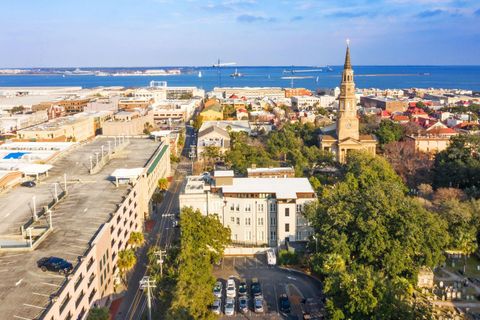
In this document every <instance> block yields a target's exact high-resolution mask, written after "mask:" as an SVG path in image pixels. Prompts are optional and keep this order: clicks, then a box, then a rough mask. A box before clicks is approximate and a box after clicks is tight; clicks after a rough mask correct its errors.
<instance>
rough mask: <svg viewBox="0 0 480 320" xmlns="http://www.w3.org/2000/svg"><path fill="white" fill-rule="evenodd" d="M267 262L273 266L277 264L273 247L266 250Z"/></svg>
mask: <svg viewBox="0 0 480 320" xmlns="http://www.w3.org/2000/svg"><path fill="white" fill-rule="evenodd" d="M267 263H268V265H269V266H274V265H276V264H277V256H276V255H275V251H274V250H273V249H268V250H267Z"/></svg>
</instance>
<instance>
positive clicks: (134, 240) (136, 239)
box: [128, 231, 145, 248]
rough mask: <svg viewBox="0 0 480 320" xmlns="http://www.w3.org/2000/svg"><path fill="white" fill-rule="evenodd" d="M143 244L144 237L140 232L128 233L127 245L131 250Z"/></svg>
mask: <svg viewBox="0 0 480 320" xmlns="http://www.w3.org/2000/svg"><path fill="white" fill-rule="evenodd" d="M144 243H145V237H144V236H143V233H141V232H135V231H134V232H132V233H130V238H129V239H128V244H129V245H131V246H132V247H133V248H137V247H140V246H142V245H143V244H144Z"/></svg>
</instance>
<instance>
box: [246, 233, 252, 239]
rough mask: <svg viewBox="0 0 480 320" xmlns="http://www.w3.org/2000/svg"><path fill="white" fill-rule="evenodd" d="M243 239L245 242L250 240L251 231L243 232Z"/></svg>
mask: <svg viewBox="0 0 480 320" xmlns="http://www.w3.org/2000/svg"><path fill="white" fill-rule="evenodd" d="M245 239H246V240H252V232H251V231H247V232H245Z"/></svg>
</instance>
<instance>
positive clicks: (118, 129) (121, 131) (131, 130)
mask: <svg viewBox="0 0 480 320" xmlns="http://www.w3.org/2000/svg"><path fill="white" fill-rule="evenodd" d="M149 125H152V126H153V112H152V111H150V112H148V113H147V114H146V115H141V114H140V113H139V112H137V111H133V112H128V111H120V112H117V113H116V114H114V115H113V118H112V119H111V120H109V121H106V122H104V123H103V124H102V132H103V135H105V136H137V135H142V134H144V130H145V129H148V126H149Z"/></svg>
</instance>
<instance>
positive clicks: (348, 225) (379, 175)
mask: <svg viewBox="0 0 480 320" xmlns="http://www.w3.org/2000/svg"><path fill="white" fill-rule="evenodd" d="M320 198H321V199H322V200H321V201H318V202H316V203H315V204H314V205H312V206H310V207H308V208H307V212H306V214H307V217H308V219H309V220H310V221H311V223H312V226H313V228H314V230H315V234H317V237H318V253H317V254H316V255H315V256H314V257H313V259H312V267H313V270H314V271H315V272H317V273H319V274H320V275H321V276H322V277H324V279H325V293H326V295H327V297H329V302H328V310H329V313H330V316H331V317H332V318H333V319H343V317H346V318H351V319H365V318H372V319H401V318H399V317H398V315H397V314H396V313H397V311H395V310H394V309H395V308H394V307H393V306H404V304H405V303H406V302H405V299H407V298H408V296H409V288H410V287H411V282H413V280H414V279H415V277H416V275H417V272H418V269H419V268H420V267H421V266H424V265H426V266H430V267H434V266H436V265H438V264H439V263H440V262H441V261H442V259H443V255H442V251H443V249H444V248H445V246H446V244H447V239H446V238H445V233H446V225H445V223H444V222H443V220H442V219H438V218H437V216H436V215H435V214H434V213H432V212H429V211H427V210H426V209H424V208H423V207H422V206H421V205H420V204H419V203H417V202H416V201H415V200H414V199H412V198H409V197H408V196H407V194H406V187H405V185H404V184H403V182H402V181H401V179H400V177H399V176H397V174H396V173H395V171H394V170H393V169H392V167H391V166H390V165H389V164H388V162H387V161H386V160H385V159H383V158H381V157H372V156H370V155H368V154H365V153H361V152H352V153H351V154H349V157H348V162H347V164H346V167H345V172H344V178H343V180H342V181H340V182H338V183H337V184H335V185H334V186H332V187H331V188H324V189H323V191H322V194H321V196H320ZM403 297H405V298H403ZM389 305H390V306H391V307H389ZM402 310H403V309H402ZM405 312H407V311H405ZM408 312H410V311H408Z"/></svg>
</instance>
